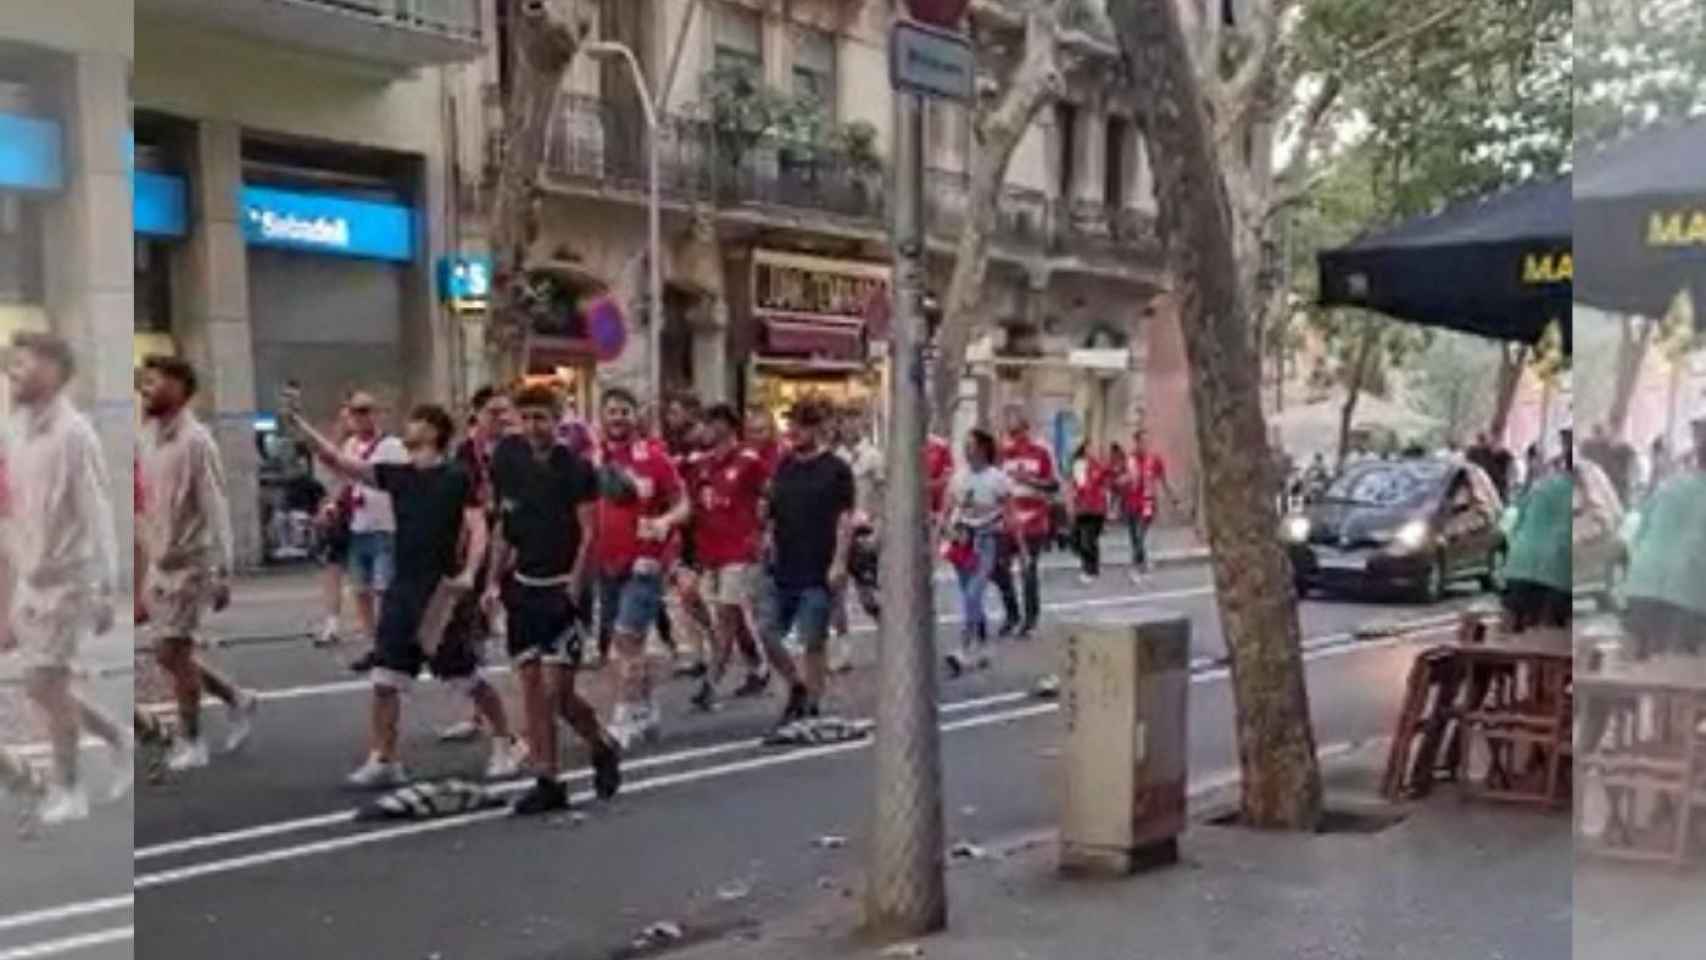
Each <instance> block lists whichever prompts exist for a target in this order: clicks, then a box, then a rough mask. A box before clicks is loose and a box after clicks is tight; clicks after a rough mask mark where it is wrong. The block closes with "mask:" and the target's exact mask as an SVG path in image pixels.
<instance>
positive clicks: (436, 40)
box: [136, 0, 485, 73]
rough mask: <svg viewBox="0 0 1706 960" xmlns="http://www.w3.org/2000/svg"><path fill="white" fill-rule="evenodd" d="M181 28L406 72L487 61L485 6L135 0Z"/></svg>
mask: <svg viewBox="0 0 1706 960" xmlns="http://www.w3.org/2000/svg"><path fill="white" fill-rule="evenodd" d="M136 9H137V11H138V12H140V13H142V14H152V15H156V16H159V17H161V18H163V19H170V20H171V21H173V22H176V23H186V24H193V25H197V26H201V27H205V28H209V29H213V30H218V31H222V32H227V33H233V34H238V35H241V36H245V37H249V38H251V39H254V40H258V41H261V42H263V43H267V44H277V45H281V46H290V47H295V48H298V49H301V50H305V51H308V52H312V53H319V54H326V55H329V56H333V57H338V58H340V59H346V60H351V61H355V62H358V63H362V64H366V65H370V66H373V67H377V68H379V69H382V70H385V71H388V72H396V73H407V72H409V71H411V70H416V69H420V68H422V67H431V66H438V65H441V64H448V63H460V62H464V61H468V60H473V59H475V58H476V57H478V56H480V54H481V52H482V51H483V50H484V48H485V34H484V30H483V28H482V24H481V22H480V0H136Z"/></svg>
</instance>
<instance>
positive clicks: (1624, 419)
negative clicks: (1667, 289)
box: [1607, 317, 1659, 438]
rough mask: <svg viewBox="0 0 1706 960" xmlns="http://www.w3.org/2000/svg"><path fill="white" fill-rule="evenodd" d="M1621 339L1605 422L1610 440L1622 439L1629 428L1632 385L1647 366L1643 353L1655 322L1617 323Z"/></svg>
mask: <svg viewBox="0 0 1706 960" xmlns="http://www.w3.org/2000/svg"><path fill="white" fill-rule="evenodd" d="M1619 326H1620V327H1621V328H1622V337H1621V338H1620V339H1619V340H1618V343H1617V380H1616V382H1615V384H1614V385H1613V387H1612V393H1611V414H1610V415H1609V417H1607V421H1608V422H1609V424H1610V427H1611V435H1612V436H1613V437H1619V438H1620V437H1622V436H1623V435H1624V432H1625V431H1626V430H1627V429H1628V426H1629V405H1630V403H1631V402H1633V400H1634V399H1635V385H1636V384H1637V383H1639V382H1640V380H1641V370H1642V368H1643V367H1645V366H1646V365H1647V353H1648V350H1649V348H1650V347H1651V346H1652V343H1653V331H1655V330H1657V329H1658V327H1659V324H1658V322H1657V321H1649V320H1642V319H1640V318H1639V317H1624V318H1622V320H1620V321H1619Z"/></svg>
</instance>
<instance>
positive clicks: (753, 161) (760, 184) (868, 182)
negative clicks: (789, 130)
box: [545, 94, 886, 223]
mask: <svg viewBox="0 0 1706 960" xmlns="http://www.w3.org/2000/svg"><path fill="white" fill-rule="evenodd" d="M658 142H659V144H660V145H661V148H662V149H661V152H660V153H659V158H658V192H659V193H660V194H661V195H663V196H664V197H665V198H667V199H670V200H674V201H678V202H712V203H715V204H717V205H718V206H721V207H727V208H733V207H742V206H761V207H781V208H793V209H799V210H806V211H815V212H819V213H829V214H835V215H839V216H845V217H850V218H854V219H858V220H868V221H872V222H874V223H875V222H881V220H882V218H883V214H884V210H885V209H886V208H885V193H884V189H883V171H882V168H881V167H880V166H877V165H870V164H865V163H859V162H857V161H856V160H855V159H854V158H852V157H850V156H848V155H847V154H845V153H843V152H840V151H837V150H833V149H831V148H828V147H824V146H820V145H817V144H811V143H799V142H793V141H788V140H782V139H779V138H775V137H756V138H746V137H736V136H733V135H730V134H729V133H727V132H724V131H719V130H718V129H717V127H716V126H715V124H713V123H711V122H710V121H709V120H705V119H701V118H698V117H690V116H680V115H670V116H666V117H664V118H662V120H661V122H660V123H659V138H658ZM646 150H647V143H646V124H645V120H644V117H643V116H642V114H641V112H640V110H639V107H638V106H637V105H629V104H623V103H618V102H613V101H609V100H604V99H602V98H598V97H589V96H584V95H576V94H568V95H565V96H564V97H563V99H562V108H561V110H559V112H558V115H557V120H556V123H555V124H554V125H553V127H552V130H551V134H550V137H549V140H548V143H547V147H546V155H545V169H546V172H547V173H548V174H549V175H551V176H553V177H556V178H559V179H561V180H563V181H568V182H580V183H587V184H594V185H597V186H599V187H600V188H603V189H618V190H624V191H633V192H636V193H641V194H643V193H645V192H646V190H647V189H648V178H649V176H650V169H649V158H648V157H647V154H646Z"/></svg>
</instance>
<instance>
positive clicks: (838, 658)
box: [829, 636, 853, 673]
mask: <svg viewBox="0 0 1706 960" xmlns="http://www.w3.org/2000/svg"><path fill="white" fill-rule="evenodd" d="M852 669H853V641H852V640H851V639H849V638H848V637H845V636H841V637H836V638H835V639H834V640H832V641H830V647H829V672H830V673H846V672H848V671H849V670H852Z"/></svg>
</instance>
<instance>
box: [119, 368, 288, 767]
mask: <svg viewBox="0 0 1706 960" xmlns="http://www.w3.org/2000/svg"><path fill="white" fill-rule="evenodd" d="M142 366H143V375H142V394H143V412H144V413H145V414H147V416H148V423H147V425H146V426H144V427H143V429H142V433H141V435H140V437H139V438H138V439H139V445H140V446H141V448H142V452H141V461H142V479H143V485H144V487H145V488H146V490H147V494H148V511H147V513H146V514H145V515H144V517H143V522H142V523H141V524H139V525H138V529H139V532H140V533H141V536H142V538H143V540H144V541H145V543H146V547H145V549H146V552H147V555H148V565H149V566H148V575H147V580H146V583H147V586H146V588H145V592H146V594H147V600H146V601H145V602H146V605H147V609H148V624H149V629H150V632H151V634H152V635H153V637H154V642H155V656H156V658H157V659H158V660H159V663H160V666H161V668H162V669H164V670H165V671H166V673H167V675H168V676H170V677H171V678H172V692H173V694H174V696H175V699H176V701H177V709H178V730H177V741H176V743H175V744H174V745H173V747H172V749H171V751H170V752H169V753H168V755H167V758H166V766H167V769H169V770H171V771H173V772H183V771H186V770H193V769H197V768H200V767H205V766H207V764H208V750H207V744H206V741H205V740H203V739H202V736H201V699H202V690H203V689H204V688H205V689H207V690H208V691H210V692H212V693H213V695H214V696H216V697H218V698H219V699H220V700H223V701H224V702H225V704H226V706H227V707H228V708H229V710H230V724H229V729H228V730H227V732H226V737H225V749H226V752H233V751H236V750H238V749H239V748H241V747H242V746H243V745H244V743H246V742H247V741H248V739H249V735H250V732H251V730H252V726H253V719H254V714H255V710H256V708H257V707H258V705H259V702H260V701H259V700H258V699H257V698H256V697H255V695H254V694H253V693H249V692H246V691H243V690H240V689H239V688H238V687H237V685H236V684H235V683H233V682H232V681H231V680H229V679H227V678H226V677H224V676H223V675H221V674H220V673H218V672H217V671H215V670H213V669H212V668H210V667H209V666H208V665H207V664H206V663H204V662H202V661H201V660H200V658H198V657H197V656H196V654H195V646H196V643H197V640H198V639H199V637H198V634H199V631H200V629H201V618H202V615H203V612H204V611H205V609H206V608H208V607H211V608H212V609H213V610H214V611H215V612H217V611H220V610H224V609H225V608H226V607H227V606H229V605H230V603H231V587H230V582H229V581H230V576H231V568H232V539H231V511H230V507H229V505H228V501H227V499H226V494H225V468H224V465H223V464H222V462H221V460H220V456H219V447H218V446H217V445H216V444H215V443H214V442H213V435H212V434H210V433H209V432H208V430H207V428H206V427H205V426H203V425H202V424H201V422H200V421H199V420H197V419H196V417H195V414H193V413H191V412H190V410H189V407H188V405H189V402H190V400H191V399H192V398H193V397H194V396H195V393H196V387H197V378H196V372H195V368H194V367H192V366H190V365H189V364H188V363H186V362H185V361H183V360H179V359H177V358H174V357H161V356H153V357H149V358H147V359H146V360H144V361H143V365H142Z"/></svg>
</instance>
